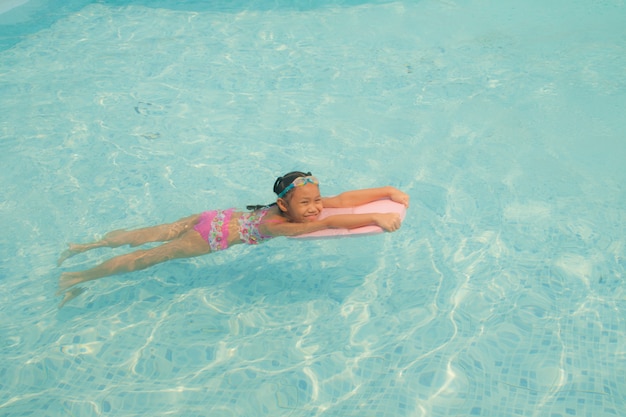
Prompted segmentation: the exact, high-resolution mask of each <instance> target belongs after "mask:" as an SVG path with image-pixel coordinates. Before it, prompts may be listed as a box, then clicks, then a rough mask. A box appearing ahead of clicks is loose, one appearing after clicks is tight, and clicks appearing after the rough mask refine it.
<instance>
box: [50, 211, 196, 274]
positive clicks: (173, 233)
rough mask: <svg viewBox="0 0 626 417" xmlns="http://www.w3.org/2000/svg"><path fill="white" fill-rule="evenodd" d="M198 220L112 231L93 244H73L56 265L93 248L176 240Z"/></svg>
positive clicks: (183, 219)
mask: <svg viewBox="0 0 626 417" xmlns="http://www.w3.org/2000/svg"><path fill="white" fill-rule="evenodd" d="M199 218H200V215H199V214H194V215H193V216H189V217H185V218H182V219H180V220H178V221H176V222H174V223H167V224H161V225H158V226H152V227H144V228H141V229H135V230H114V231H113V232H109V233H107V234H106V235H104V237H103V238H102V239H101V240H99V241H97V242H93V243H84V244H73V243H70V247H69V248H68V249H67V250H66V251H64V252H63V253H62V254H61V257H60V258H59V260H58V261H57V265H61V264H62V263H63V262H64V261H65V260H66V259H67V258H71V257H72V256H74V255H78V254H79V253H83V252H86V251H88V250H91V249H95V248H103V247H107V248H117V247H118V246H123V245H130V246H139V245H143V244H144V243H148V242H165V241H168V240H172V239H176V238H178V237H180V236H181V235H182V234H183V233H185V232H187V231H188V230H190V229H192V228H193V226H194V225H195V224H196V223H197V222H198V219H199Z"/></svg>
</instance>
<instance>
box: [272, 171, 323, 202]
mask: <svg viewBox="0 0 626 417" xmlns="http://www.w3.org/2000/svg"><path fill="white" fill-rule="evenodd" d="M307 184H315V185H319V184H320V182H319V181H318V179H317V178H315V177H314V176H308V177H298V178H296V179H295V180H293V182H292V183H291V184H289V185H288V186H286V187H285V189H284V190H282V191H281V192H280V194H278V198H283V197H284V196H285V194H287V193H288V192H289V191H291V190H293V189H294V188H295V187H302V186H303V185H307Z"/></svg>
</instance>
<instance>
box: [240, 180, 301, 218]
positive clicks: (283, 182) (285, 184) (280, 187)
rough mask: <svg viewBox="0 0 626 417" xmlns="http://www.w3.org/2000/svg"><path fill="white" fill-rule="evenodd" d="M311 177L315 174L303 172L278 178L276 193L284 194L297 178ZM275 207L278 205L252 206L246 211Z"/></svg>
mask: <svg viewBox="0 0 626 417" xmlns="http://www.w3.org/2000/svg"><path fill="white" fill-rule="evenodd" d="M311 175H313V174H311V173H310V172H302V171H292V172H288V173H286V174H285V175H283V176H282V177H278V178H276V181H275V182H274V193H276V195H278V194H280V193H281V192H283V190H284V189H285V188H287V187H288V186H289V185H290V184H291V183H292V182H294V181H295V180H296V178H300V177H310V176H311ZM287 194H289V193H287ZM275 205H276V202H274V203H272V204H264V205H250V206H246V209H248V210H252V211H254V210H259V209H262V208H264V207H272V206H275Z"/></svg>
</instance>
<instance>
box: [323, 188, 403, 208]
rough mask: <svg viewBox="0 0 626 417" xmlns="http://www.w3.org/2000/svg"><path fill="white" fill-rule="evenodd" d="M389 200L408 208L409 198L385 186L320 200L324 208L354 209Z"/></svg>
mask: <svg viewBox="0 0 626 417" xmlns="http://www.w3.org/2000/svg"><path fill="white" fill-rule="evenodd" d="M383 198H389V199H391V200H392V201H395V202H397V203H401V204H404V206H405V207H409V196H408V194H405V193H403V192H402V191H400V190H398V189H397V188H394V187H391V186H387V187H379V188H367V189H364V190H354V191H346V192H345V193H341V194H339V195H337V196H334V197H325V198H322V204H323V205H324V207H356V206H360V205H362V204H367V203H371V202H372V201H376V200H382V199H383Z"/></svg>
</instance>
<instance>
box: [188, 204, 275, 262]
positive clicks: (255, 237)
mask: <svg viewBox="0 0 626 417" xmlns="http://www.w3.org/2000/svg"><path fill="white" fill-rule="evenodd" d="M269 210H270V209H269V208H267V207H266V208H263V209H261V210H257V211H252V212H250V213H244V214H242V215H241V217H240V218H239V219H238V223H239V238H240V239H241V241H242V242H244V243H247V244H249V245H256V244H259V243H262V242H264V241H266V240H268V239H271V238H272V236H266V235H264V234H262V233H261V231H260V230H259V225H260V224H261V220H262V219H263V217H264V216H265V215H266V214H267V212H268V211H269ZM234 212H235V209H234V208H230V209H228V210H210V211H205V212H203V213H202V214H201V215H200V221H198V224H196V225H195V226H194V230H195V231H196V232H198V233H200V236H202V238H203V239H204V240H206V241H207V242H208V244H209V247H210V248H211V252H217V251H220V250H224V249H226V248H228V226H229V225H230V220H231V219H232V217H233V213H234Z"/></svg>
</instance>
